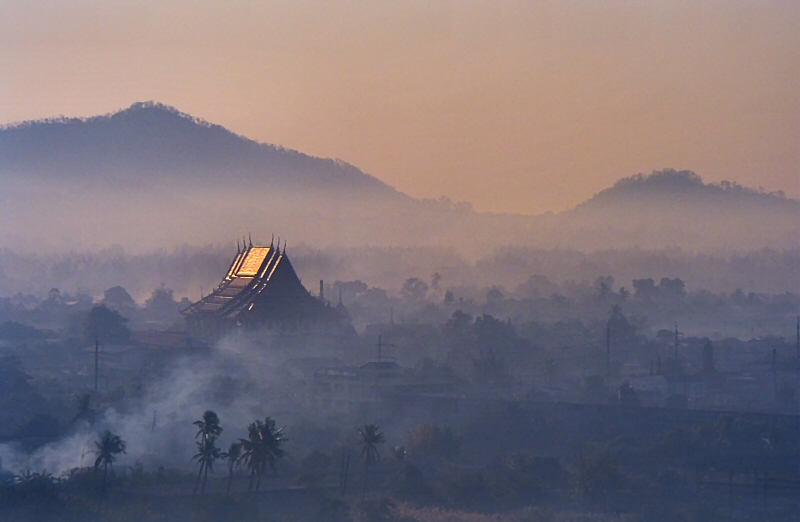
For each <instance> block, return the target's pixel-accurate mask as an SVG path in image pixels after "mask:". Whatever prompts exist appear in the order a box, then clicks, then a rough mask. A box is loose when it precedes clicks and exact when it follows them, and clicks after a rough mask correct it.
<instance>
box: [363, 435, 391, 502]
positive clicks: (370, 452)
mask: <svg viewBox="0 0 800 522" xmlns="http://www.w3.org/2000/svg"><path fill="white" fill-rule="evenodd" d="M378 430H379V428H378V425H377V424H374V423H373V424H364V429H363V430H361V429H360V430H358V433H359V435H360V436H361V440H360V444H361V460H362V461H364V491H363V495H362V498H363V497H366V495H367V480H368V475H369V467H370V466H371V465H373V464H376V463H378V462H380V459H381V456H380V453H378V444H383V443H384V442H386V439H385V437H384V436H383V432H382V431H378Z"/></svg>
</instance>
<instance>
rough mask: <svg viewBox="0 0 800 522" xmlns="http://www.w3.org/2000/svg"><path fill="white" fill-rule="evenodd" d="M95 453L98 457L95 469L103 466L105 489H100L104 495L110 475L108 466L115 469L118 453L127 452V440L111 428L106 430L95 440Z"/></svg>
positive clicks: (101, 494)
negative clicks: (114, 432) (115, 433)
mask: <svg viewBox="0 0 800 522" xmlns="http://www.w3.org/2000/svg"><path fill="white" fill-rule="evenodd" d="M94 444H95V446H96V447H97V449H96V450H95V452H94V453H95V455H97V459H96V460H95V461H94V469H95V471H97V470H98V469H100V467H101V466H102V467H103V489H102V490H101V491H100V496H102V497H104V496H105V494H106V479H107V477H108V468H109V466H111V469H112V470H113V469H114V460H115V459H116V458H117V455H119V454H121V453H125V441H124V440H122V439H121V438H120V436H119V435H114V434H113V433H111V431H110V430H106V431H105V432H104V433H103V435H102V436H101V437H100V440H98V441H95V443H94Z"/></svg>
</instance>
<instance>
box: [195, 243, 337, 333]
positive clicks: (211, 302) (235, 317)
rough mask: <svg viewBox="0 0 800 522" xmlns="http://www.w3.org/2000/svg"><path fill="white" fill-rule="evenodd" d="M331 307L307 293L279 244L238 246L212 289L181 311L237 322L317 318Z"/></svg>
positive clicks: (200, 316)
mask: <svg viewBox="0 0 800 522" xmlns="http://www.w3.org/2000/svg"><path fill="white" fill-rule="evenodd" d="M326 310H332V309H331V308H330V307H329V306H326V305H325V304H323V303H322V302H321V301H319V300H318V299H316V298H314V297H313V296H311V294H310V293H309V292H308V290H306V289H305V288H304V287H303V285H302V283H301V282H300V278H299V277H297V273H296V272H295V270H294V267H293V266H292V263H291V261H289V257H288V256H287V255H286V247H285V245H284V249H283V252H281V249H280V246H274V245H273V244H270V245H269V246H253V244H252V243H250V244H249V245H245V246H244V248H241V247H240V248H238V249H237V252H236V256H235V257H234V259H233V261H232V262H231V264H230V267H229V268H228V271H227V272H226V274H225V278H224V279H223V280H222V282H221V283H220V284H219V285H218V286H217V287H216V288H215V289H214V291H213V292H212V293H211V294H209V295H207V296H205V297H203V298H202V299H201V300H200V301H198V302H196V303H194V304H193V305H191V306H190V307H189V308H187V309H186V310H184V311H183V314H184V315H185V316H186V318H187V319H189V320H192V319H200V318H205V317H214V318H215V319H218V320H230V321H232V322H235V323H237V324H244V323H246V322H258V321H259V320H270V319H276V320H289V319H292V320H303V319H320V318H322V317H323V316H325V315H328V314H327V313H326Z"/></svg>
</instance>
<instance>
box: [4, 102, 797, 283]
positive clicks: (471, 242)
mask: <svg viewBox="0 0 800 522" xmlns="http://www.w3.org/2000/svg"><path fill="white" fill-rule="evenodd" d="M0 183H1V184H2V185H1V187H0V188H2V190H0V245H12V246H14V247H15V248H19V249H27V250H42V249H44V250H46V249H49V248H51V249H52V248H55V249H60V250H64V249H69V250H73V249H77V248H100V247H104V246H108V245H111V244H120V245H124V246H125V247H126V248H128V249H130V250H134V251H136V250H151V249H154V248H164V247H171V246H174V245H176V244H181V243H190V244H208V243H211V242H217V243H232V242H234V241H235V238H237V237H242V235H244V234H247V233H249V232H251V233H253V236H254V240H265V239H269V238H270V237H271V234H272V233H277V234H281V235H282V236H283V237H285V238H289V239H290V240H291V241H292V242H304V243H307V244H309V245H315V246H319V247H324V246H329V245H335V246H344V247H347V246H356V245H374V246H381V247H388V246H443V247H453V248H455V249H456V250H457V251H458V252H460V253H462V254H464V255H465V256H467V257H468V258H473V259H475V258H478V257H483V256H485V255H486V252H487V250H488V251H491V249H494V248H496V247H498V246H502V245H517V246H523V247H542V248H554V247H557V248H569V249H581V250H597V249H611V248H628V247H638V248H648V249H650V248H665V247H673V246H679V247H682V248H685V249H689V250H696V251H713V250H715V249H720V248H723V249H737V250H743V249H754V248H762V247H776V248H783V247H797V246H798V244H799V243H800V202H797V201H795V200H792V199H788V198H786V197H784V196H783V195H782V194H780V193H774V194H772V193H763V192H760V191H756V190H753V189H748V188H744V187H741V186H740V185H737V184H735V183H727V182H723V183H721V184H707V183H704V182H703V180H702V179H701V178H700V176H698V175H697V174H694V173H693V172H690V171H675V170H671V169H667V170H663V171H657V172H653V173H652V174H650V175H643V174H638V175H636V176H633V177H629V178H625V179H622V180H620V181H619V182H617V183H616V184H615V185H613V186H612V187H610V188H608V189H606V190H603V191H601V192H599V193H598V194H596V195H595V196H594V197H592V198H591V199H589V200H588V201H586V202H584V203H582V204H580V205H578V206H577V207H576V208H574V209H572V210H569V211H566V212H561V213H558V214H552V213H548V214H545V215H540V216H529V215H515V214H490V213H479V212H474V211H472V209H471V207H469V205H467V204H459V205H455V204H453V203H452V202H450V201H449V200H448V199H446V198H443V199H440V200H435V201H434V200H417V199H413V198H411V197H409V196H407V195H405V194H403V193H401V192H399V191H397V190H395V189H394V188H392V187H390V186H388V185H386V184H385V183H383V182H382V181H380V180H378V179H377V178H374V177H372V176H370V175H367V174H365V173H364V172H362V171H360V170H359V169H358V168H356V167H354V166H352V165H349V164H347V163H344V162H342V161H340V160H333V159H323V158H316V157H313V156H308V155H306V154H303V153H301V152H298V151H293V150H288V149H285V148H283V147H280V146H276V145H266V144H261V143H258V142H255V141H253V140H250V139H247V138H244V137H242V136H238V135H236V134H234V133H232V132H230V131H228V130H227V129H225V128H223V127H221V126H219V125H214V124H211V123H208V122H205V121H203V120H199V119H197V118H194V117H192V116H190V115H188V114H184V113H181V112H179V111H178V110H176V109H173V108H171V107H167V106H165V105H161V104H158V103H152V102H148V103H137V104H134V105H132V106H131V107H129V108H128V109H125V110H122V111H119V112H116V113H113V114H109V115H105V116H96V117H92V118H80V119H79V118H56V119H48V120H42V121H35V122H24V123H20V124H14V125H6V126H3V127H0ZM386 270H391V267H386Z"/></svg>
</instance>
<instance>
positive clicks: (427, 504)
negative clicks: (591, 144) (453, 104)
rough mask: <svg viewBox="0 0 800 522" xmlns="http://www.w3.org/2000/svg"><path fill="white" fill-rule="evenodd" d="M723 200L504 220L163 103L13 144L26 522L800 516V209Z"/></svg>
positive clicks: (7, 340) (12, 394) (4, 468)
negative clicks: (260, 140) (236, 131)
mask: <svg viewBox="0 0 800 522" xmlns="http://www.w3.org/2000/svg"><path fill="white" fill-rule="evenodd" d="M684 167H690V166H684ZM376 174H377V173H376ZM501 174H502V173H501V172H499V171H498V172H486V176H487V177H489V176H496V177H497V181H496V182H497V183H503V180H502V175H501ZM701 174H702V173H695V172H693V171H691V170H687V169H684V168H682V169H676V168H669V167H665V168H659V169H655V170H652V171H651V172H650V173H633V172H621V173H620V175H619V180H618V181H617V182H615V183H613V184H611V185H610V186H609V187H607V188H605V189H604V190H601V191H600V192H598V193H597V194H595V195H594V196H593V197H591V198H589V199H588V200H586V201H585V202H583V203H581V204H579V205H577V206H575V207H574V208H571V209H568V210H564V211H561V212H546V213H544V214H542V213H538V214H535V213H533V212H531V213H489V212H480V211H477V210H475V209H474V208H473V207H472V205H471V204H470V203H469V202H454V201H452V200H450V199H449V198H448V197H446V196H442V197H441V198H439V199H418V198H414V197H411V196H409V195H406V194H404V193H402V192H400V191H398V190H396V189H395V188H393V187H391V186H389V185H388V184H386V183H384V182H382V181H381V180H380V179H378V177H376V176H373V175H370V174H368V173H365V172H363V171H361V170H360V169H359V168H358V167H357V166H354V165H351V164H349V163H347V162H346V161H343V160H340V159H328V158H317V157H313V156H310V155H307V154H304V153H303V152H299V151H294V150H290V149H286V148H283V147H281V146H278V145H268V144H261V143H257V142H256V141H253V140H250V139H248V138H246V137H243V136H239V135H236V134H234V133H232V132H230V131H228V130H226V129H225V128H223V127H221V126H218V125H215V124H213V123H208V122H205V121H203V120H200V119H198V118H195V117H193V116H191V115H188V114H185V113H182V112H179V111H178V110H177V109H174V108H172V107H168V106H165V105H161V104H158V103H154V102H148V103H136V104H134V105H132V106H130V107H129V108H127V109H124V110H121V111H118V112H115V113H113V114H109V115H104V116H93V117H88V118H84V119H79V118H53V119H47V120H41V121H30V122H23V123H17V124H8V125H5V126H4V127H2V128H0V519H3V520H5V519H6V518H5V517H6V514H8V516H9V517H10V518H8V519H9V520H56V521H60V520H64V521H78V520H86V519H87V517H89V518H92V519H93V520H103V521H105V520H109V521H111V520H137V521H149V520H186V519H192V520H195V519H196V520H212V519H213V520H242V521H245V520H247V521H250V520H276V521H289V520H291V521H309V522H311V521H343V522H351V521H352V522H361V521H370V522H371V521H388V522H428V521H434V520H436V521H442V520H447V521H449V520H453V521H455V520H458V521H461V520H465V521H467V520H470V521H471V520H474V521H480V522H483V521H489V520H492V521H494V522H497V521H501V522H532V521H535V522H544V521H564V522H566V521H572V520H586V521H588V520H592V521H597V522H605V521H611V520H615V521H619V520H624V521H631V522H633V521H639V520H642V521H644V520H647V521H651V520H664V521H666V520H669V521H687V522H688V521H694V520H704V521H705V520H709V521H712V520H747V521H750V520H752V521H756V520H796V519H797V517H798V516H800V503H798V498H800V496H799V495H800V421H798V414H797V413H798V407H799V403H798V389H799V388H800V381H799V380H798V376H799V375H800V318H799V317H798V316H800V201H797V200H795V199H792V198H790V197H787V196H786V195H785V194H784V193H783V192H782V191H773V192H770V191H765V190H763V189H761V188H752V187H747V186H743V185H740V184H739V183H737V182H736V181H735V180H731V181H722V182H719V183H707V182H705V181H704V180H703V178H702V177H701Z"/></svg>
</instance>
